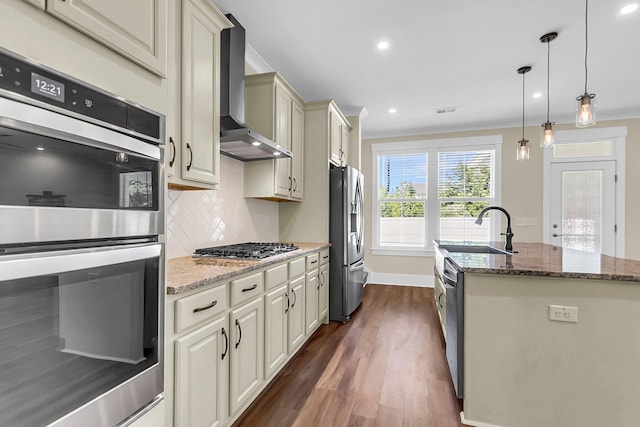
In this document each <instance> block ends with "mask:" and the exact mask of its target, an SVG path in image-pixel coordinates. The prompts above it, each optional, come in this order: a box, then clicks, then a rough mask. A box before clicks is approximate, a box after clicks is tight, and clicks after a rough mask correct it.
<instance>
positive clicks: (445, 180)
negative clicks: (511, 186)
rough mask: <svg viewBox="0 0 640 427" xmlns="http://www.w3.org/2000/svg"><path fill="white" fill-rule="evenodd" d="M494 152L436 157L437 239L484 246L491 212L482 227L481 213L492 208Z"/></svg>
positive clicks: (487, 237)
mask: <svg viewBox="0 0 640 427" xmlns="http://www.w3.org/2000/svg"><path fill="white" fill-rule="evenodd" d="M492 165H493V150H481V151H447V152H440V153H438V200H439V202H440V239H441V240H465V241H478V242H487V241H489V240H490V231H491V216H490V215H491V212H489V213H487V214H486V220H484V221H483V222H482V225H477V224H476V223H475V221H476V218H477V217H478V214H479V213H480V211H481V210H482V209H484V208H486V207H487V206H490V205H492V204H493V200H494V195H493V193H494V192H493V181H492V175H493V173H492V170H493V167H492Z"/></svg>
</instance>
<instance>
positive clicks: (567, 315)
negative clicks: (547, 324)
mask: <svg viewBox="0 0 640 427" xmlns="http://www.w3.org/2000/svg"><path fill="white" fill-rule="evenodd" d="M549 320H557V321H560V322H573V323H578V307H566V306H564V305H550V306H549Z"/></svg>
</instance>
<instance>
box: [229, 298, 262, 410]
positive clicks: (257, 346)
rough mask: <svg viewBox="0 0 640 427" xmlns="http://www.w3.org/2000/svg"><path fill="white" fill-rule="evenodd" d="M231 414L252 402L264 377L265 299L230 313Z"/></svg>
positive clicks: (257, 300) (258, 299)
mask: <svg viewBox="0 0 640 427" xmlns="http://www.w3.org/2000/svg"><path fill="white" fill-rule="evenodd" d="M230 320H231V334H230V335H231V340H230V346H231V361H230V363H231V377H230V384H229V385H230V393H229V395H230V399H231V401H230V405H231V414H233V413H234V412H236V411H237V410H238V408H240V407H241V406H242V405H243V404H244V403H245V402H247V401H248V400H249V399H251V398H253V395H254V393H255V392H256V391H257V390H258V388H260V385H261V384H262V379H263V374H264V312H263V302H262V297H259V298H256V299H254V300H253V301H251V302H249V303H247V304H245V305H243V306H242V307H239V308H237V309H235V310H233V311H232V312H231V319H230Z"/></svg>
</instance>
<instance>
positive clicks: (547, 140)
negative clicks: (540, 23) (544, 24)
mask: <svg viewBox="0 0 640 427" xmlns="http://www.w3.org/2000/svg"><path fill="white" fill-rule="evenodd" d="M556 37H558V33H556V32H553V33H547V34H545V35H544V36H542V37H540V42H542V43H546V44H547V121H546V122H544V123H543V124H542V127H543V128H544V133H543V134H542V146H543V147H550V146H552V145H553V142H554V137H553V125H555V124H556V123H555V122H551V121H549V56H550V52H551V47H550V46H549V44H550V43H551V42H552V41H554V40H555V39H556Z"/></svg>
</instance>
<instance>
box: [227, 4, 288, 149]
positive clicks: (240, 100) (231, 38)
mask: <svg viewBox="0 0 640 427" xmlns="http://www.w3.org/2000/svg"><path fill="white" fill-rule="evenodd" d="M226 16H227V18H228V19H229V20H230V21H231V22H232V23H233V27H232V28H229V29H226V30H224V31H222V33H221V35H220V153H221V154H224V155H225V156H229V157H233V158H234V159H238V160H242V161H250V160H265V159H279V158H286V157H292V154H291V151H289V150H287V149H286V148H284V147H281V146H280V145H278V144H276V143H275V142H273V141H271V140H269V138H267V137H265V136H262V135H260V134H259V133H257V132H254V131H252V130H251V129H250V128H249V126H247V125H246V124H245V123H244V55H245V47H246V45H245V29H244V27H243V26H242V25H241V24H240V23H239V22H238V21H237V20H236V19H235V18H234V16H233V15H231V14H228V15H226Z"/></svg>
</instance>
